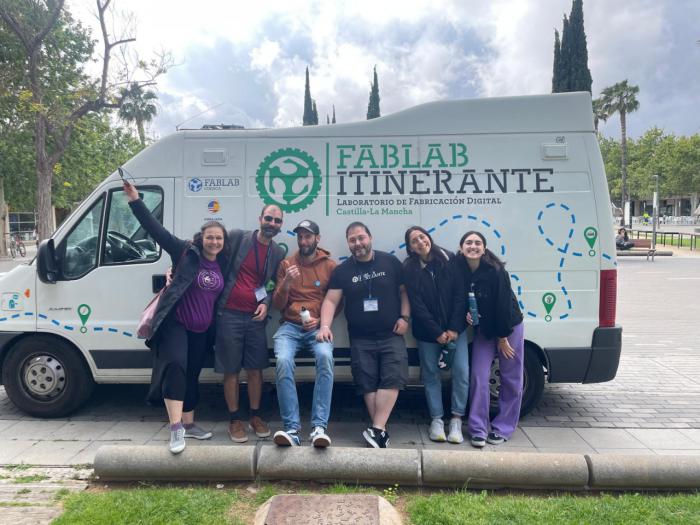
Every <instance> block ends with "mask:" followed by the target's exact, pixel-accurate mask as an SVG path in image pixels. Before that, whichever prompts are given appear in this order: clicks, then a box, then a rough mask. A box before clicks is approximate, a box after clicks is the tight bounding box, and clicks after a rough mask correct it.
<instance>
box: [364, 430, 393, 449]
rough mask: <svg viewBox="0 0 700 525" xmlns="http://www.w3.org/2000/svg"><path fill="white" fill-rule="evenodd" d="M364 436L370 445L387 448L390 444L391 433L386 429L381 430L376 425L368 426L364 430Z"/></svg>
mask: <svg viewBox="0 0 700 525" xmlns="http://www.w3.org/2000/svg"><path fill="white" fill-rule="evenodd" d="M362 437H364V438H365V441H366V442H367V444H368V445H369V446H370V447H374V448H386V447H387V446H388V445H389V433H388V432H387V431H386V430H380V429H378V428H375V427H367V429H366V430H365V431H364V432H362Z"/></svg>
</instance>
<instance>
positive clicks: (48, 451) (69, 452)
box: [15, 441, 89, 465]
mask: <svg viewBox="0 0 700 525" xmlns="http://www.w3.org/2000/svg"><path fill="white" fill-rule="evenodd" d="M88 445H89V443H87V442H86V441H39V442H37V443H36V444H35V445H34V446H33V447H30V448H28V449H27V450H25V451H23V452H22V453H21V454H20V455H19V456H16V457H15V461H17V460H21V462H22V463H27V464H29V465H66V464H68V460H70V458H72V457H73V456H75V455H76V454H78V453H79V452H80V451H82V450H83V449H85V448H87V446H88Z"/></svg>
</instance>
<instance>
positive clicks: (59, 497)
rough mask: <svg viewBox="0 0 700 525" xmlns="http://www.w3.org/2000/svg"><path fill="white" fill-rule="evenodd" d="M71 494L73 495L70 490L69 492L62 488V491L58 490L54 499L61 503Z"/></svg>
mask: <svg viewBox="0 0 700 525" xmlns="http://www.w3.org/2000/svg"><path fill="white" fill-rule="evenodd" d="M70 493H71V492H70V490H68V489H67V488H65V487H64V488H62V489H58V490H57V491H56V493H55V494H54V495H53V498H54V499H55V500H56V501H61V500H62V499H63V498H65V497H66V496H68V495H69V494H70Z"/></svg>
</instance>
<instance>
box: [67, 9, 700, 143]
mask: <svg viewBox="0 0 700 525" xmlns="http://www.w3.org/2000/svg"><path fill="white" fill-rule="evenodd" d="M115 3H116V7H117V8H118V10H120V11H124V12H131V13H133V15H134V19H135V21H136V37H137V42H136V44H134V45H133V49H135V50H138V52H139V53H140V55H141V56H142V57H144V58H146V57H148V56H149V54H150V53H151V52H152V51H153V50H156V49H166V50H169V51H170V52H172V54H173V56H174V58H175V62H176V66H175V67H173V68H172V69H171V70H170V71H169V72H168V73H167V74H166V75H164V76H163V77H161V79H160V81H159V84H158V88H157V91H158V96H159V100H160V114H159V115H158V117H157V118H156V119H155V120H154V122H153V123H152V124H151V129H150V132H151V134H153V135H155V136H164V135H167V134H169V133H172V132H173V131H174V130H175V126H176V125H179V124H182V123H184V127H200V126H201V125H202V124H204V123H221V122H223V123H235V124H242V125H244V126H246V127H271V126H274V127H286V126H295V125H300V124H301V117H302V113H303V97H304V69H305V67H306V66H307V65H308V66H309V70H310V74H311V95H312V96H313V97H314V99H316V101H317V105H318V113H319V120H320V121H323V122H324V123H325V120H326V115H327V114H329V115H330V114H331V112H332V105H333V104H335V108H336V115H337V119H338V122H350V121H356V120H362V119H364V118H365V116H366V112H367V101H368V95H369V88H370V82H371V77H372V68H373V67H374V66H375V65H376V66H377V73H378V75H379V87H380V96H381V111H382V114H383V115H386V114H389V113H393V112H395V111H398V110H401V109H405V108H407V107H410V106H413V105H415V104H419V103H422V102H429V101H433V100H439V99H459V98H475V97H491V96H503V95H525V94H537V93H548V92H550V91H551V77H552V49H553V39H554V29H555V28H557V29H559V30H561V23H562V16H563V14H564V13H568V12H569V11H570V9H571V0H491V1H489V2H482V1H473V0H427V1H422V0H349V1H341V0H324V1H311V0H258V2H249V1H245V2H244V1H240V0H230V1H224V0H197V1H195V2H193V1H191V0H147V1H143V0H115ZM68 6H69V9H70V10H71V11H72V12H73V13H74V15H75V16H76V17H78V18H80V19H81V20H84V21H86V22H87V23H90V21H91V16H90V14H89V11H90V10H91V9H92V8H93V2H92V1H90V0H68ZM584 17H585V28H586V34H587V37H588V55H589V67H590V69H591V74H592V76H593V94H594V96H598V95H599V94H600V91H601V90H602V89H603V88H605V87H606V86H609V85H611V84H614V83H615V82H619V81H621V80H624V79H628V80H629V82H630V83H631V84H635V85H638V86H639V88H640V93H639V96H638V98H639V102H640V109H639V110H638V111H637V112H636V113H633V114H632V115H630V116H629V118H628V130H629V133H630V135H632V136H637V135H639V134H641V133H643V132H644V131H645V130H646V129H648V128H649V127H651V126H654V125H656V126H659V127H661V128H663V129H664V130H666V131H667V132H672V133H676V134H693V133H698V132H700V44H698V41H699V40H700V26H698V24H697V21H698V20H700V1H698V0H630V1H629V2H624V3H617V2H611V1H608V0H585V1H584ZM97 34H98V33H95V35H97ZM207 110H208V111H207ZM202 112H204V113H203V114H201V115H200V113H202ZM197 115H199V116H197ZM602 130H603V132H604V133H605V134H608V135H615V136H617V135H618V134H619V119H618V118H617V117H614V118H613V119H611V120H610V121H609V122H608V123H607V124H606V125H604V126H603V127H602Z"/></svg>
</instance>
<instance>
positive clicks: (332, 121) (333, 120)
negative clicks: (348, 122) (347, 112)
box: [331, 104, 335, 124]
mask: <svg viewBox="0 0 700 525" xmlns="http://www.w3.org/2000/svg"><path fill="white" fill-rule="evenodd" d="M331 124H335V104H333V118H332V119H331Z"/></svg>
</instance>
